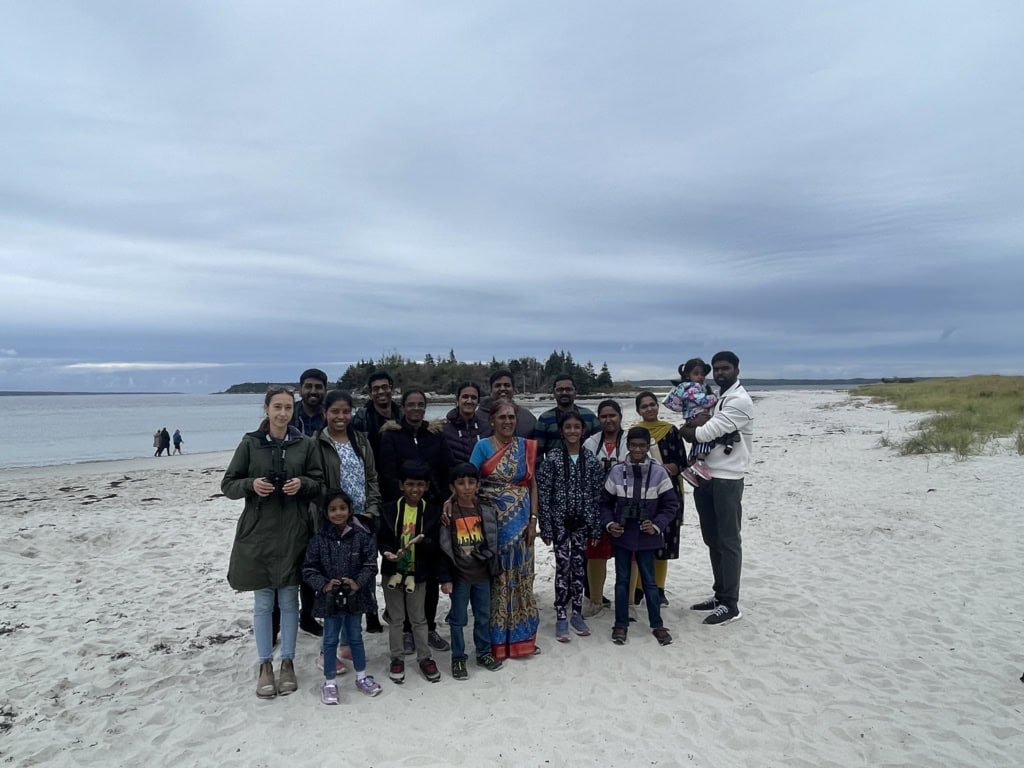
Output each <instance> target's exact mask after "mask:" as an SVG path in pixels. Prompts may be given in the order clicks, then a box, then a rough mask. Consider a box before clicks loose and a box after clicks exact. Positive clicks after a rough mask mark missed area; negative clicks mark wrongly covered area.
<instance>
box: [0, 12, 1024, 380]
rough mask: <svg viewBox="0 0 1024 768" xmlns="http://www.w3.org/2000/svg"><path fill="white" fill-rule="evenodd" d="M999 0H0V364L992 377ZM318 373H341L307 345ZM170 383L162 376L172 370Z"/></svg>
mask: <svg viewBox="0 0 1024 768" xmlns="http://www.w3.org/2000/svg"><path fill="white" fill-rule="evenodd" d="M1022 24H1024V10H1022V9H1021V7H1020V6H1019V5H1018V4H1010V3H1007V4H1002V5H1000V4H996V3H993V4H986V5H985V6H984V8H981V7H970V6H967V5H964V4H962V3H944V2H928V3H924V2H920V3H903V4H899V5H898V7H893V6H892V4H887V3H878V4H870V3H869V4H856V5H848V6H843V7H841V8H837V7H835V6H829V7H826V6H822V5H821V4H817V3H793V4H785V5H783V6H779V5H778V4H769V5H765V4H760V3H749V4H732V5H730V6H729V7H728V8H717V7H711V6H698V5H696V4H694V5H692V6H689V7H688V6H681V5H680V4H678V3H668V2H664V3H652V4H645V5H644V6H643V7H642V8H640V9H638V8H636V7H632V6H622V5H620V4H603V3H597V4H595V3H566V4H558V5H557V6H555V7H552V6H550V5H549V4H539V3H536V4H530V3H525V4H524V3H506V4H485V5H480V4H476V3H468V2H466V3H456V4H448V5H446V6H444V7H443V8H440V7H433V6H430V7H428V6H422V7H419V6H414V7H410V6H409V5H408V4H397V3H377V4H373V5H372V6H366V7H363V6H353V5H351V4H327V3H324V4H320V5H319V6H314V7H309V6H306V7H304V9H294V8H290V9H285V8H284V7H282V6H281V5H280V4H275V3H269V2H264V3H259V2H257V3H253V2H245V3H241V2H237V3H230V2H226V3H216V4H210V3H200V2H193V3H188V2H185V3H176V4H173V5H168V6H165V7H160V8H156V7H143V6H135V7H132V6H127V7H126V6H124V5H123V4H116V3H104V2H98V3H89V4H75V3H66V4H45V5H39V4H28V3H23V4H19V5H17V6H14V7H12V8H11V9H9V11H8V13H7V14H5V24H4V26H3V28H2V29H0V70H2V71H3V72H4V77H3V78H2V79H0V109H2V112H3V114H4V116H5V119H4V120H3V121H2V122H0V161H2V163H3V167H4V169H5V172H4V174H3V175H0V235H2V236H0V264H2V268H3V273H4V280H3V282H2V288H0V292H2V301H0V348H2V350H0V351H2V352H3V355H2V356H0V389H25V388H47V389H49V388H97V389H103V388H108V389H109V388H114V389H117V388H127V387H128V386H129V382H130V385H131V386H132V387H135V388H142V389H159V388H172V389H182V388H185V389H195V390H207V389H217V388H220V387H222V386H226V385H227V384H229V383H231V382H233V381H238V380H247V379H249V380H262V379H271V378H290V377H294V376H295V375H296V374H297V373H298V371H300V370H302V369H303V368H305V367H307V366H308V365H311V364H320V365H321V366H324V367H326V363H339V365H341V364H344V361H350V360H356V359H359V358H361V357H369V356H374V357H376V356H379V355H380V354H381V353H383V352H385V351H388V350H398V351H401V352H403V353H404V354H407V355H410V356H421V355H422V354H424V353H426V352H432V353H435V354H437V353H446V352H447V350H448V349H449V348H454V349H455V350H456V352H457V354H458V356H459V357H460V358H463V359H490V357H491V356H492V355H495V356H497V357H499V358H503V357H507V356H510V355H515V356H518V355H524V354H533V355H536V356H538V357H544V356H546V354H547V353H548V352H549V351H550V350H551V349H552V348H565V349H570V350H572V351H573V353H574V355H575V356H576V357H577V359H582V360H586V359H592V360H593V361H594V362H595V363H597V364H600V362H601V361H605V360H607V361H608V363H609V365H610V366H611V369H612V372H613V374H614V375H616V376H617V377H619V378H622V377H626V376H653V375H668V374H670V373H671V372H672V371H674V369H675V366H676V365H677V364H678V362H679V361H680V360H682V359H685V358H686V357H690V356H692V355H695V354H701V355H705V356H707V355H710V354H711V353H713V352H714V351H716V350H717V349H720V348H731V349H734V350H735V351H736V352H737V353H738V354H739V355H740V357H741V359H742V361H743V362H742V368H743V370H744V373H745V374H747V375H751V376H813V377H819V376H837V377H838V376H876V375H893V374H901V375H915V374H920V375H926V374H944V373H949V374H962V373H973V372H976V371H1002V372H1024V355H1022V352H1021V350H1022V349H1024V331H1022V330H1021V329H1022V328H1024V316H1022V315H1024V309H1022V306H1024V305H1022V303H1021V301H1020V299H1019V292H1020V285H1022V284H1024V260H1022V258H1021V244H1022V242H1024V216H1022V215H1021V213H1020V211H1021V210H1024V206H1022V203H1024V199H1022V198H1024V194H1022V192H1024V181H1022V179H1024V159H1022V158H1024V153H1022V152H1021V149H1022V147H1021V138H1020V137H1021V134H1020V126H1021V125H1024V106H1022V102H1021V100H1020V98H1019V94H1020V93H1021V92H1022V91H1024V74H1022V73H1024V54H1022V53H1021V50H1022V49H1021V47H1020V46H1019V44H1018V40H1017V39H1016V31H1017V30H1019V29H1020V28H1021V27H1022ZM328 370H329V372H330V373H331V374H332V375H339V374H340V373H341V370H342V369H341V368H340V367H339V368H335V369H331V368H328ZM185 381H187V382H188V383H187V384H184V383H183V382H185Z"/></svg>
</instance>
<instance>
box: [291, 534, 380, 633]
mask: <svg viewBox="0 0 1024 768" xmlns="http://www.w3.org/2000/svg"><path fill="white" fill-rule="evenodd" d="M376 576H377V538H376V536H374V535H373V532H372V531H371V530H370V528H369V527H368V526H367V525H366V523H364V522H363V521H362V520H360V519H359V517H353V518H352V522H351V523H350V524H349V525H348V526H347V527H346V528H345V532H344V533H339V532H338V529H337V528H336V527H335V526H334V524H333V523H331V521H330V520H328V519H327V518H326V517H323V518H321V520H320V530H318V531H317V532H316V535H314V536H313V538H311V539H310V540H309V544H308V545H307V546H306V560H305V564H304V565H303V567H302V579H303V581H305V582H306V583H307V584H308V585H309V586H310V587H312V588H313V589H314V590H315V591H316V597H315V598H314V600H313V615H314V616H316V617H317V618H321V619H322V618H325V617H327V616H336V615H338V614H339V612H336V611H334V610H333V609H332V606H331V602H332V601H330V600H328V599H327V595H326V594H325V593H324V584H326V583H327V582H328V581H330V580H331V579H343V578H344V579H352V580H353V581H355V582H356V583H357V584H358V585H359V589H357V590H356V591H355V592H353V593H352V594H351V595H350V596H349V599H348V608H347V611H346V612H347V613H350V614H362V613H369V612H371V611H376V609H377V604H376V601H375V600H374V595H373V592H374V590H375V589H376Z"/></svg>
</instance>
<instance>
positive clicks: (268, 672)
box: [256, 661, 277, 699]
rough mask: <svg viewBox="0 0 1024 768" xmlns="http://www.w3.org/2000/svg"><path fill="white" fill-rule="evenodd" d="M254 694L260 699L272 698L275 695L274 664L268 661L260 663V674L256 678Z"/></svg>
mask: <svg viewBox="0 0 1024 768" xmlns="http://www.w3.org/2000/svg"><path fill="white" fill-rule="evenodd" d="M256 695H257V696H259V697H260V698H261V699H272V698H274V697H275V696H277V685H275V684H274V665H273V664H271V663H270V662H269V661H264V662H262V663H261V664H260V676H259V677H258V678H257V680H256Z"/></svg>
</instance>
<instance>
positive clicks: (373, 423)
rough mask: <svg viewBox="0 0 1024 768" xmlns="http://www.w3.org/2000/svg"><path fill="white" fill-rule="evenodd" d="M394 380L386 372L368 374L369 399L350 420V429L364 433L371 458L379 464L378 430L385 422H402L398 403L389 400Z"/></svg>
mask: <svg viewBox="0 0 1024 768" xmlns="http://www.w3.org/2000/svg"><path fill="white" fill-rule="evenodd" d="M394 386H395V380H394V379H392V378H391V374H390V373H388V372H387V371H374V372H373V373H371V374H370V379H369V381H368V382H367V387H368V388H369V390H370V399H369V401H368V402H367V403H366V405H364V406H363V407H362V408H360V409H359V410H358V411H356V415H355V416H354V417H353V418H352V428H353V429H355V430H358V431H360V432H365V433H366V436H367V438H369V440H370V448H371V449H372V450H373V458H374V459H376V461H377V463H378V466H379V464H380V428H381V427H383V426H384V423H385V422H388V421H398V422H400V421H401V420H402V409H401V408H400V407H399V405H398V403H396V402H395V401H394V400H392V399H391V393H392V391H393V390H394Z"/></svg>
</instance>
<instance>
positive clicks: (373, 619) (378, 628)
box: [366, 612, 384, 635]
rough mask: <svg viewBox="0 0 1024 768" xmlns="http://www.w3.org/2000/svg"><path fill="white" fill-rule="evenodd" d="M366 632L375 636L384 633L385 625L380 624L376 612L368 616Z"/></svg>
mask: <svg viewBox="0 0 1024 768" xmlns="http://www.w3.org/2000/svg"><path fill="white" fill-rule="evenodd" d="M366 631H367V632H368V633H369V634H373V635H376V634H378V633H380V632H383V631H384V625H383V624H381V623H380V619H379V618H377V614H376V612H374V613H368V614H366Z"/></svg>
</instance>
